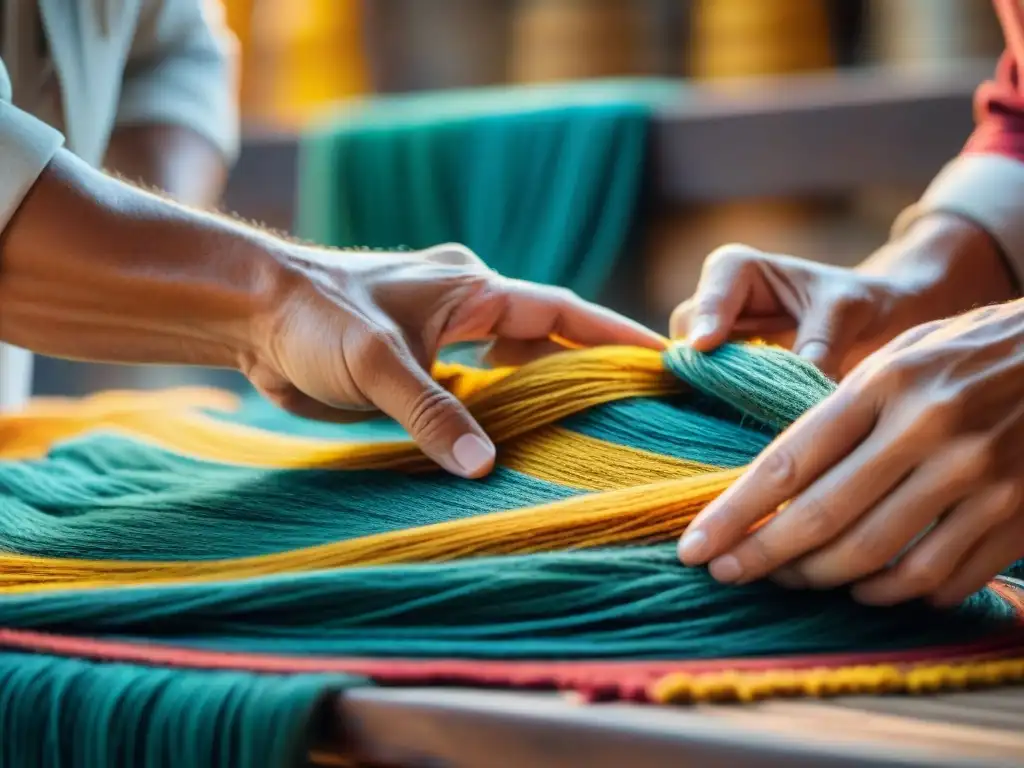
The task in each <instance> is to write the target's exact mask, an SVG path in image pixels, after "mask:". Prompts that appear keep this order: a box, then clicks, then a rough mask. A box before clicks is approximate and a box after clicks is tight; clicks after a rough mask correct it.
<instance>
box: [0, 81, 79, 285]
mask: <svg viewBox="0 0 1024 768" xmlns="http://www.w3.org/2000/svg"><path fill="white" fill-rule="evenodd" d="M63 145H64V136H63V135H62V134H61V133H60V131H57V130H55V129H53V128H51V127H50V126H49V125H47V124H46V123H44V122H42V121H40V120H37V119H36V118H34V117H32V116H31V115H30V114H28V113H27V112H23V111H22V110H20V109H18V108H17V107H15V106H13V105H12V104H11V81H10V78H9V77H8V76H7V69H6V68H5V67H4V66H3V62H0V232H2V231H3V229H4V228H5V227H6V226H7V223H8V222H9V221H10V220H11V217H12V216H13V215H14V212H15V211H16V210H18V206H19V205H21V201H22V200H24V199H25V195H26V194H28V191H29V189H31V187H32V185H33V184H35V183H36V179H38V178H39V174H41V173H42V172H43V169H44V168H46V166H47V165H49V164H50V161H51V160H52V159H53V156H54V155H55V154H57V150H58V149H60V148H61V147H62V146H63ZM2 266H3V265H2V264H0V269H2Z"/></svg>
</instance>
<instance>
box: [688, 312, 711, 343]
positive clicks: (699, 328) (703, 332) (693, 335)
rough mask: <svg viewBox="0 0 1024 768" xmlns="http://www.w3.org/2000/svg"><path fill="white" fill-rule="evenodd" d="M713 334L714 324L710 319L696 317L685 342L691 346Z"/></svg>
mask: <svg viewBox="0 0 1024 768" xmlns="http://www.w3.org/2000/svg"><path fill="white" fill-rule="evenodd" d="M714 332H715V324H714V322H712V320H711V319H710V318H707V317H698V318H697V319H696V320H694V321H693V327H692V328H691V329H690V333H689V335H688V336H687V341H688V342H689V343H691V344H692V343H693V342H695V341H701V340H702V339H704V338H705V337H707V336H710V335H711V334H712V333H714Z"/></svg>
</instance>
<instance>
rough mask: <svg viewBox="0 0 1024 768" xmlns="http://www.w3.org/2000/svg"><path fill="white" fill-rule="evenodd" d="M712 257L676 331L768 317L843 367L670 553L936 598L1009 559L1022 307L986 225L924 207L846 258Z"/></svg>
mask: <svg viewBox="0 0 1024 768" xmlns="http://www.w3.org/2000/svg"><path fill="white" fill-rule="evenodd" d="M718 261H719V262H722V261H724V262H725V265H724V266H723V265H722V264H721V263H720V264H718V265H716V264H715V263H713V262H712V263H711V264H710V265H709V268H708V270H707V271H706V274H705V279H703V280H702V282H701V286H700V288H699V289H698V292H697V295H696V296H695V297H694V298H693V299H691V300H690V301H689V302H687V303H685V304H684V305H682V306H681V307H680V309H679V310H677V313H676V317H675V319H674V322H675V328H674V331H676V332H679V331H682V332H688V333H690V334H691V338H692V340H693V343H694V345H695V346H700V348H703V349H710V348H713V347H714V346H716V345H717V344H720V343H721V342H722V341H724V340H725V339H726V338H728V337H729V336H730V335H733V334H735V333H737V332H741V333H742V332H745V333H750V332H751V329H753V332H755V333H756V331H757V328H758V327H766V326H767V325H768V324H769V323H774V325H771V329H772V331H774V332H776V333H778V332H779V330H780V327H781V328H782V332H783V333H786V332H788V333H789V338H790V339H795V346H794V349H795V350H796V351H797V352H798V353H800V354H803V355H805V356H807V357H808V358H810V359H811V360H814V361H815V362H817V363H819V364H821V365H823V366H824V367H825V368H826V370H828V371H829V372H830V373H832V374H833V375H842V374H844V373H846V371H849V373H848V374H847V375H846V376H845V378H843V380H842V381H841V383H840V384H839V387H838V389H837V391H836V392H835V394H834V395H833V396H831V397H830V398H828V399H827V400H826V401H824V402H823V403H821V404H820V405H819V406H818V407H816V408H814V409H812V410H811V411H810V412H808V413H807V414H806V415H805V416H804V417H803V418H802V419H800V420H799V421H798V422H796V423H795V424H794V425H793V426H792V427H791V428H790V429H788V430H787V431H786V432H785V433H784V434H783V435H781V436H780V437H779V438H778V439H777V440H776V441H775V442H774V443H773V444H772V445H771V446H769V447H768V449H766V450H765V451H764V452H763V453H762V454H761V456H759V457H758V459H757V460H756V461H755V462H754V463H753V464H752V465H751V467H750V469H749V471H748V472H747V473H746V474H745V475H744V476H743V478H742V479H741V480H740V481H739V482H737V483H736V485H734V486H733V487H732V488H730V489H729V491H728V492H726V493H725V494H723V495H722V496H721V497H720V498H719V499H717V500H716V501H715V502H714V503H712V504H710V505H708V507H707V508H706V509H705V510H704V511H703V512H702V513H701V514H700V515H699V516H698V517H697V519H696V520H695V521H694V522H693V524H692V525H691V526H690V529H689V530H688V532H687V534H686V535H685V536H684V537H683V539H682V540H681V542H680V557H681V559H682V560H683V562H685V563H686V564H688V565H702V564H709V567H710V572H711V574H712V575H713V576H714V577H715V578H716V579H718V580H719V581H721V582H724V583H745V582H749V581H752V580H755V579H758V578H762V577H765V576H770V577H772V578H773V579H775V580H776V581H778V582H779V583H781V584H784V585H786V586H791V587H794V588H832V587H838V586H841V585H846V584H851V583H852V584H854V586H853V594H854V596H855V597H856V598H857V599H859V600H861V601H863V602H866V603H873V604H891V603H897V602H901V601H904V600H908V599H912V598H928V599H930V600H932V601H933V602H934V603H936V604H939V605H950V604H953V603H956V602H958V601H960V600H962V599H963V598H964V597H966V596H967V595H969V594H971V593H972V592H974V591H976V590H978V589H979V588H981V587H982V586H984V584H985V583H986V582H987V581H988V580H989V579H991V578H992V577H993V576H995V575H996V574H997V573H999V572H1000V571H1001V570H1003V569H1004V568H1005V567H1006V566H1008V565H1009V564H1011V563H1013V562H1014V561H1016V560H1017V559H1019V558H1021V557H1024V458H1022V453H1021V446H1022V445H1024V405H1022V403H1024V376H1022V373H1024V371H1022V368H1021V366H1022V365H1024V303H1022V301H1020V300H1012V301H1011V300H1009V299H1010V298H1011V297H1012V295H1013V293H1014V287H1013V285H1012V283H1011V281H1010V277H1009V274H1008V273H1007V272H1006V269H1005V266H1004V265H1003V264H1002V261H1001V259H1000V258H999V254H998V253H997V252H996V251H995V249H994V247H993V246H992V244H991V242H990V241H989V240H988V238H987V237H986V236H985V235H984V233H982V232H981V231H980V230H977V229H975V228H974V227H973V226H972V225H969V224H967V223H966V222H962V221H959V220H956V219H950V218H945V217H937V218H934V219H932V220H925V221H923V222H922V223H920V224H918V225H917V226H915V227H914V229H913V230H912V231H911V232H909V233H908V234H907V235H906V236H905V237H904V238H903V239H901V240H899V241H896V242H893V243H891V244H890V245H888V246H886V248H884V249H882V251H880V252H879V253H877V254H875V255H874V256H873V257H872V258H871V259H869V260H868V261H867V262H865V263H864V264H863V265H861V267H859V268H858V269H856V270H841V269H834V268H829V267H824V266H821V265H815V264H809V263H808V262H804V261H801V260H798V259H791V258H787V257H776V256H770V255H766V254H759V253H757V252H754V251H751V250H750V249H744V250H738V251H736V250H733V251H730V252H728V253H726V254H725V255H724V256H720V257H719V258H718ZM992 302H1003V303H997V304H993V305H991V306H983V307H982V308H980V309H974V310H970V307H971V306H972V305H979V304H987V303H992ZM966 310H970V311H966ZM941 317H947V318H948V319H937V318H941ZM786 323H788V328H787V327H785V326H786ZM741 327H742V331H740V328H741ZM905 329H906V330H905ZM901 331H902V333H900V332H901ZM897 333H898V334H899V335H897V336H895V338H892V336H893V335H895V334H897ZM776 338H785V337H776ZM776 512H777V514H775V516H774V517H773V518H772V519H771V520H770V521H769V522H768V523H766V524H765V525H763V526H761V527H759V528H758V529H757V530H756V531H754V532H751V531H750V528H751V526H752V525H754V523H756V522H757V521H759V520H761V519H763V518H765V517H767V516H768V515H771V514H772V513H776Z"/></svg>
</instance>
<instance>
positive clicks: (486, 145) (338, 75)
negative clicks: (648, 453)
mask: <svg viewBox="0 0 1024 768" xmlns="http://www.w3.org/2000/svg"><path fill="white" fill-rule="evenodd" d="M224 4H225V7H226V10H227V14H228V19H229V23H230V24H231V26H232V28H233V29H234V31H235V33H236V34H237V36H238V38H239V40H240V42H241V45H242V51H243V70H242V78H241V85H240V87H241V92H240V100H241V104H242V120H243V133H244V136H245V142H244V147H243V152H242V156H241V159H240V161H239V164H238V166H237V168H236V169H235V170H234V172H233V175H232V177H231V180H230V183H229V186H228V189H227V192H226V195H225V200H224V205H223V207H224V209H225V210H228V211H232V212H235V213H238V214H239V215H241V216H244V217H246V218H249V219H254V220H257V221H261V222H264V223H266V224H267V225H268V226H272V227H275V228H277V229H280V230H283V231H287V232H290V233H294V234H298V235H300V236H302V237H304V238H306V239H309V240H313V241H316V242H322V243H324V244H329V245H337V246H371V247H397V246H405V247H423V246H426V245H430V244H432V243H433V242H441V241H446V240H458V241H462V242H467V243H468V244H469V245H470V246H472V247H473V248H474V249H475V250H477V252H478V253H480V255H481V256H482V257H483V258H484V259H485V260H487V261H488V262H489V263H492V264H493V265H494V266H496V267H497V268H499V269H500V270H501V271H503V272H509V273H511V274H514V275H517V276H523V277H530V278H531V279H539V280H544V281H549V282H559V283H562V284H566V285H568V286H569V287H572V288H574V289H575V290H577V291H579V292H580V293H582V294H584V295H585V296H586V297H587V298H592V299H595V300H598V301H601V302H603V303H605V304H608V305H610V306H613V307H615V308H616V309H619V310H621V311H623V312H626V313H627V314H629V315H631V316H633V317H636V318H638V319H640V320H642V321H644V322H646V323H649V324H650V325H651V326H652V327H655V328H657V329H658V330H662V331H663V330H664V329H665V327H666V323H667V320H668V315H669V313H670V312H671V310H672V307H673V306H674V305H675V304H676V303H677V302H679V301H681V300H682V299H684V298H686V297H687V296H688V295H689V293H690V292H691V291H692V289H693V287H694V285H695V282H696V279H697V276H698V274H699V270H700V266H701V262H702V261H703V259H704V257H705V256H706V255H707V253H708V252H709V251H711V250H712V249H714V248H715V247H717V246H718V245H721V244H724V243H728V242H737V241H738V242H744V243H748V244H751V245H754V246H756V247H759V248H762V249H766V250H772V251H779V252H786V253H792V254H795V255H799V256H804V257H809V258H815V259H821V260H825V261H829V262H833V263H837V264H852V263H855V262H857V261H859V260H860V259H862V258H864V257H865V256H866V255H867V254H868V253H870V251H871V250H872V249H874V248H875V247H877V246H878V245H880V244H881V243H882V242H883V241H884V239H885V236H886V233H887V230H888V228H889V226H890V224H891V222H892V220H893V217H894V216H895V215H896V213H898V211H899V210H900V209H901V208H902V207H903V206H904V205H906V204H908V203H909V202H911V201H913V200H914V199H915V198H916V197H917V196H918V195H919V194H920V192H921V191H922V190H923V188H924V187H925V185H926V184H927V183H928V181H929V180H930V178H931V177H932V176H933V175H934V174H935V173H936V172H937V171H938V170H939V169H940V167H941V166H942V165H943V164H944V163H945V162H946V161H948V160H949V159H951V158H952V157H953V156H954V155H955V154H956V153H957V151H958V150H959V148H960V146H961V144H962V143H963V141H964V140H965V139H966V137H967V135H968V133H969V132H970V129H971V125H972V123H971V95H972V92H973V90H974V88H975V87H976V86H977V85H978V83H979V82H980V81H981V80H983V79H985V78H987V77H989V76H990V75H991V72H992V68H993V65H994V62H995V59H996V57H997V56H998V54H999V52H1000V51H1001V49H1002V39H1001V34H1000V31H999V27H998V24H997V22H996V19H995V16H994V12H993V10H992V7H991V5H990V3H989V2H988V0H224ZM51 362H52V361H51ZM66 370H67V369H66V368H64V369H62V368H60V367H59V366H56V367H55V366H54V365H53V364H49V365H48V364H47V362H46V361H41V362H40V363H39V364H38V366H37V380H36V391H37V392H38V393H39V394H50V393H55V392H60V393H75V394H77V393H79V392H84V391H89V390H93V389H98V388H104V387H111V386H115V387H120V386H141V387H152V386H166V385H169V384H178V383H182V382H194V381H197V380H199V381H203V382H211V383H217V384H227V385H230V386H234V385H236V384H237V381H235V379H233V378H232V377H229V376H225V375H221V374H211V373H208V372H183V371H177V370H170V369H153V370H149V369H133V370H126V369H118V370H113V369H108V368H102V367H96V366H93V367H88V369H86V367H82V368H81V369H80V370H81V371H86V373H84V374H82V375H80V376H79V375H77V374H76V376H75V377H74V380H73V381H72V380H70V379H69V377H68V375H67V373H66ZM76 370H79V369H77V368H76Z"/></svg>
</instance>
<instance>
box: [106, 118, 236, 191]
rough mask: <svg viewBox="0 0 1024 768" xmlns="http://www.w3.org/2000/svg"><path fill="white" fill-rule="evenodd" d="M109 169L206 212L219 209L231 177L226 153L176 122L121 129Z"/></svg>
mask: <svg viewBox="0 0 1024 768" xmlns="http://www.w3.org/2000/svg"><path fill="white" fill-rule="evenodd" d="M105 166H106V168H107V169H108V170H109V171H111V172H113V173H116V174H118V175H119V176H122V177H123V178H125V179H128V180H129V181H132V182H135V183H139V184H142V185H144V186H146V187H150V188H154V189H159V190H161V191H163V192H165V193H166V194H167V195H169V196H170V197H172V198H174V199H175V200H177V201H179V202H181V203H185V204H187V205H194V206H198V207H201V208H212V207H213V206H214V205H216V203H217V201H218V200H219V199H220V195H221V192H222V191H223V189H224V181H225V179H226V177H227V164H226V163H225V161H224V157H223V155H222V154H221V152H220V151H219V150H218V149H217V148H216V147H215V146H214V145H213V144H212V143H211V142H210V141H209V140H208V139H206V137H204V136H202V135H200V134H199V133H197V132H196V131H193V130H191V129H189V128H186V127H184V126H180V125H173V124H151V125H127V126H121V127H119V128H117V129H116V130H115V131H114V134H113V136H112V137H111V140H110V147H109V149H108V151H107V157H106V161H105Z"/></svg>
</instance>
